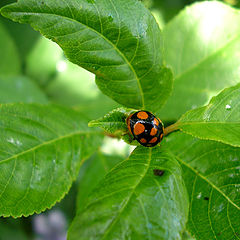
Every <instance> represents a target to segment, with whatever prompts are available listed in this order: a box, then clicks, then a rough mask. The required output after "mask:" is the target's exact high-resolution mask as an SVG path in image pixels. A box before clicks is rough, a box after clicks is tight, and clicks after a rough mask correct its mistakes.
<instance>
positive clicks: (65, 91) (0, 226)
mask: <svg viewBox="0 0 240 240" xmlns="http://www.w3.org/2000/svg"><path fill="white" fill-rule="evenodd" d="M12 2H15V1H14V0H1V2H0V7H2V6H4V5H6V4H9V3H12ZM142 2H143V3H144V4H145V6H146V7H147V8H149V9H150V10H151V11H152V13H153V15H154V16H155V18H156V20H157V21H158V23H159V26H160V27H161V28H162V27H164V25H165V24H167V22H168V21H170V20H171V19H172V18H173V17H174V16H175V15H176V14H178V12H179V11H181V9H183V8H184V7H185V6H186V5H189V4H191V3H193V2H195V1H187V0H143V1H142ZM224 2H225V3H227V4H229V5H231V6H233V7H236V8H238V7H240V0H225V1H224ZM0 55H1V60H0V61H1V64H0V103H6V102H21V101H24V102H41V103H47V102H55V103H58V104H63V105H67V106H70V107H73V108H76V109H78V110H79V111H81V112H83V113H84V114H85V115H86V116H87V117H88V118H89V120H91V119H95V118H98V117H101V116H103V115H104V114H105V113H107V112H108V111H111V110H112V109H113V108H116V107H118V106H119V105H118V104H117V103H115V102H114V101H113V100H111V99H109V98H108V97H106V96H105V95H103V94H102V93H101V92H100V91H99V90H98V88H97V87H96V85H95V80H94V75H93V74H91V73H89V72H87V71H86V70H84V69H82V68H80V67H78V66H76V65H74V64H72V63H70V62H68V61H67V59H66V58H65V56H64V54H63V52H62V50H61V49H60V48H59V47H58V46H57V45H56V44H55V43H53V42H51V41H49V40H47V39H45V38H43V37H42V36H41V35H40V34H39V33H38V32H35V31H34V30H33V29H32V28H31V27H30V26H29V25H23V24H18V23H14V22H12V21H10V20H8V19H5V18H3V17H1V16H0ZM13 89H17V93H16V90H14V91H12V90H13ZM166 124H167V123H166ZM116 146H117V147H116ZM129 151H130V148H129V147H128V146H127V145H126V144H124V143H123V142H116V141H113V140H112V139H107V138H106V139H105V140H104V144H103V146H102V148H101V149H100V150H99V152H101V153H99V154H103V153H104V154H108V155H114V156H118V157H119V158H124V157H126V156H127V154H128V153H129ZM94 157H95V158H97V157H99V156H98V155H97V156H93V158H94ZM92 161H94V160H93V159H90V160H88V161H87V162H86V163H85V165H84V166H83V168H82V169H81V172H80V176H79V179H82V178H83V176H84V172H85V171H86V169H88V167H89V166H90V165H91V164H92ZM77 190H78V186H77V183H76V184H74V185H73V187H72V189H71V191H70V193H69V194H68V195H67V196H66V197H65V199H64V200H63V201H62V202H61V203H59V204H57V205H56V206H55V207H54V208H53V209H52V210H49V211H46V212H45V213H43V214H41V215H39V216H32V217H29V218H22V219H16V220H14V219H11V218H5V219H4V218H0V240H11V239H14V240H15V239H18V240H22V239H65V237H66V230H67V227H68V226H69V224H70V222H71V220H72V218H73V217H74V214H75V208H74V207H73V206H76V193H77ZM49 227H50V228H51V229H49ZM184 239H191V237H190V236H189V235H188V234H187V233H186V234H185V235H184Z"/></svg>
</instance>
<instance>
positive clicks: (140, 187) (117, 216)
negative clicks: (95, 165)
mask: <svg viewBox="0 0 240 240" xmlns="http://www.w3.org/2000/svg"><path fill="white" fill-rule="evenodd" d="M154 169H159V170H162V171H164V173H163V175H162V176H155V175H154V174H153V170H154ZM187 198H188V197H187V193H186V189H185V186H184V183H183V181H182V177H181V168H180V167H179V165H178V163H177V161H176V160H175V158H174V157H171V156H169V154H168V153H167V152H163V151H162V150H161V149H160V148H158V147H156V148H145V147H142V146H141V147H137V148H136V149H135V150H134V151H133V153H132V154H131V156H130V158H129V159H127V160H125V161H123V162H122V163H120V164H118V165H117V166H116V167H115V168H113V169H112V170H111V171H110V172H109V173H108V174H107V175H106V176H105V178H104V179H103V180H102V181H101V182H100V183H99V184H98V186H97V187H96V188H95V189H94V190H93V191H92V193H91V194H90V196H89V198H88V205H87V206H86V207H85V208H84V210H83V211H81V212H79V213H78V214H77V216H76V218H75V220H74V221H73V223H72V226H71V228H70V230H69V234H68V239H69V240H75V239H78V240H81V239H84V240H85V239H96V240H98V239H102V240H103V239H152V240H153V239H157V240H161V239H166V240H171V239H172V240H176V239H181V233H182V231H183V230H184V227H185V223H186V220H187V212H188V201H187Z"/></svg>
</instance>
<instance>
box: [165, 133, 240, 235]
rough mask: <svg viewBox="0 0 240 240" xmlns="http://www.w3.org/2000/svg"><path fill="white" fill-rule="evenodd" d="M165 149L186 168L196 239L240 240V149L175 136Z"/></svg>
mask: <svg viewBox="0 0 240 240" xmlns="http://www.w3.org/2000/svg"><path fill="white" fill-rule="evenodd" d="M161 147H162V149H163V150H162V151H164V150H165V149H166V150H168V151H170V152H171V154H172V155H173V156H174V157H175V158H177V160H178V161H179V163H180V164H181V165H182V168H183V173H184V174H183V177H184V179H185V183H186V186H187V189H188V195H189V199H190V212H189V220H188V229H189V230H190V231H191V232H192V234H193V235H195V237H196V239H198V240H206V239H224V240H225V239H239V233H240V148H236V147H232V146H229V145H226V144H222V143H219V142H215V141H207V140H200V139H196V138H193V137H191V136H189V135H187V134H184V133H173V134H171V135H170V136H168V138H167V141H164V144H162V146H161Z"/></svg>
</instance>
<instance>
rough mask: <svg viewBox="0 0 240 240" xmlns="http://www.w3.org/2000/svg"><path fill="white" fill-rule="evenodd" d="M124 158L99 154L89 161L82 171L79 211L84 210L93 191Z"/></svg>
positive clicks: (78, 201) (78, 200)
mask: <svg viewBox="0 0 240 240" xmlns="http://www.w3.org/2000/svg"><path fill="white" fill-rule="evenodd" d="M123 160H124V158H123V157H122V156H119V155H107V154H104V153H102V152H100V151H99V152H98V153H97V154H95V155H94V156H93V157H92V158H90V159H88V160H87V161H86V162H85V163H84V165H83V166H82V167H81V170H80V173H79V175H80V177H79V185H78V188H79V191H78V196H77V211H78V212H79V211H81V210H82V209H84V206H85V205H86V203H87V199H88V196H89V194H90V193H91V192H92V190H93V189H94V188H95V187H96V186H97V185H98V183H99V182H100V181H101V180H102V179H103V178H104V176H105V175H106V174H107V173H108V172H109V171H110V170H111V169H112V168H113V167H114V166H115V165H116V164H117V163H120V162H121V161H123Z"/></svg>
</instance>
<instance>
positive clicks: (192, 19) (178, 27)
mask: <svg viewBox="0 0 240 240" xmlns="http://www.w3.org/2000/svg"><path fill="white" fill-rule="evenodd" d="M239 22H240V11H239V10H236V9H234V8H231V7H229V6H228V5H225V4H223V3H221V2H219V1H206V2H202V3H196V4H193V5H192V6H190V7H187V8H185V9H184V10H183V11H182V12H181V13H180V14H179V15H178V16H177V17H175V18H174V19H173V20H172V21H170V22H169V23H168V24H167V25H166V27H165V28H164V30H163V34H164V40H165V48H166V49H165V57H166V63H167V65H169V66H171V67H172V69H173V72H174V75H175V81H174V90H173V93H172V96H171V97H170V98H169V101H168V102H167V104H166V105H165V106H164V108H163V109H162V111H160V114H159V115H161V116H163V117H164V118H165V119H169V120H177V119H178V118H179V117H180V116H181V115H182V114H183V113H185V112H186V111H188V110H190V109H194V108H197V107H199V106H203V105H204V104H206V103H208V102H209V100H210V99H211V97H213V96H214V95H216V94H217V93H218V92H219V91H221V90H222V89H224V88H226V87H230V86H232V85H235V84H236V83H238V82H239V79H240V68H239V66H240V57H239V53H240V24H239Z"/></svg>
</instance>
